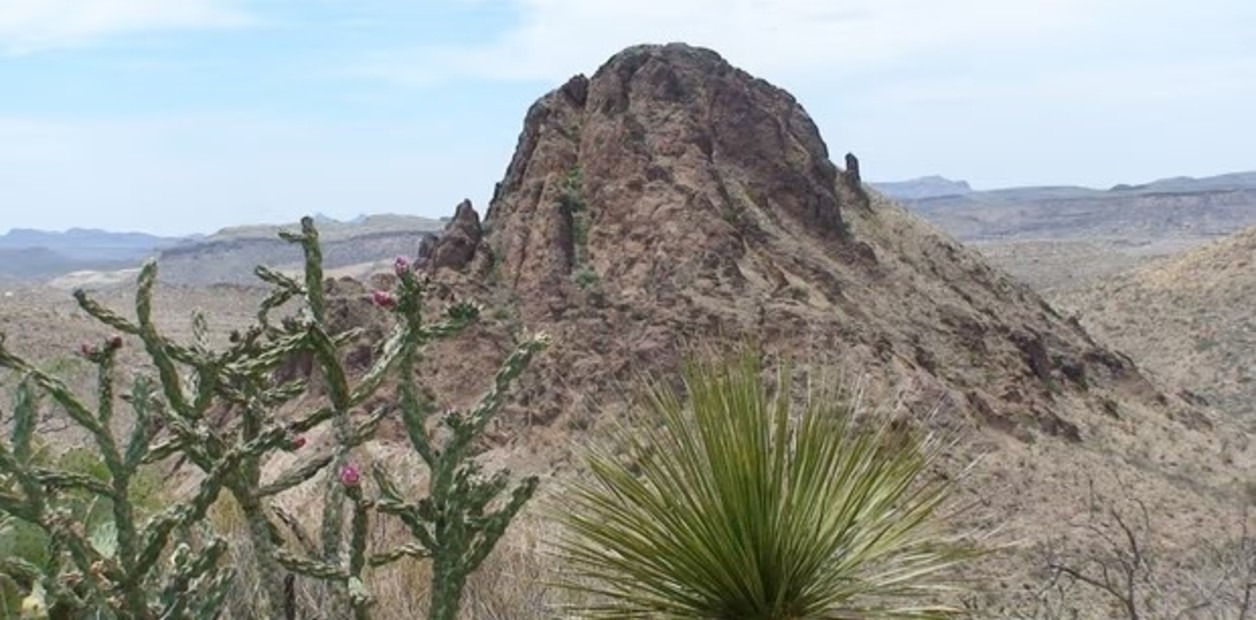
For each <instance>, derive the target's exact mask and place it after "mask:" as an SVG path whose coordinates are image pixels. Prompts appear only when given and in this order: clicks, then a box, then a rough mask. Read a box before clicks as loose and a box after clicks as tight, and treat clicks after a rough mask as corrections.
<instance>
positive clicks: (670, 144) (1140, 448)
mask: <svg viewBox="0 0 1256 620" xmlns="http://www.w3.org/2000/svg"><path fill="white" fill-rule="evenodd" d="M846 164H847V165H846V167H845V169H839V168H838V167H837V166H835V165H834V164H833V163H832V162H831V161H830V156H829V152H828V149H827V147H826V145H825V143H824V141H823V140H822V139H821V137H820V135H819V132H818V131H817V128H816V126H815V124H814V123H813V122H812V120H811V118H810V117H809V116H808V115H807V113H806V111H805V110H804V109H803V107H802V106H801V105H800V104H799V103H798V102H797V101H796V100H795V99H794V98H793V97H791V96H790V95H789V94H788V93H786V92H784V91H782V90H780V89H778V88H776V87H774V86H772V85H771V84H769V83H767V82H765V81H763V80H760V79H757V78H755V77H753V76H750V75H748V74H746V73H745V72H743V71H740V70H738V69H736V68H734V67H732V66H730V65H729V64H728V63H726V62H725V61H724V60H723V59H722V58H721V57H720V56H718V55H717V54H716V53H714V52H711V51H708V50H703V49H695V48H691V47H686V46H683V45H667V46H641V47H634V48H630V49H628V50H625V51H623V52H621V53H619V54H617V55H616V56H614V57H613V58H611V59H610V60H609V61H608V62H607V63H606V64H604V65H603V66H602V67H601V68H600V69H598V70H597V72H596V73H594V74H593V75H592V76H591V77H585V76H576V77H574V78H572V79H571V80H570V81H568V82H567V83H566V84H564V85H563V86H562V87H560V88H558V89H556V90H555V91H553V92H551V93H549V94H547V95H545V96H544V97H542V98H541V99H540V100H539V101H537V102H536V103H535V104H534V105H533V106H532V107H531V108H530V109H529V110H528V113H527V117H526V119H525V121H524V127H523V131H522V134H521V135H520V137H519V142H518V147H517V150H516V152H515V155H514V158H513V159H512V161H511V163H510V165H509V167H508V168H507V171H506V174H505V177H504V179H503V180H502V181H501V183H499V184H498V186H497V189H496V192H495V194H494V197H493V200H492V202H491V204H490V205H489V208H488V210H487V213H486V215H485V218H484V222H483V223H481V222H480V219H479V217H478V215H477V214H476V213H475V211H474V210H473V209H472V208H471V207H470V205H469V204H468V205H464V207H463V208H460V209H459V214H458V217H456V218H455V219H454V220H453V221H451V222H450V224H449V228H448V229H447V231H446V232H445V234H444V235H443V237H442V238H441V240H440V241H438V242H436V243H435V244H433V245H430V246H429V247H427V248H425V250H424V256H423V257H422V260H421V263H422V264H423V265H424V269H427V270H428V271H429V272H430V273H431V274H432V276H433V278H434V281H435V282H436V283H437V285H438V287H439V289H440V291H441V293H440V296H441V297H447V296H450V295H459V296H471V297H476V298H479V299H481V300H484V301H486V302H488V303H489V304H490V308H491V311H490V316H491V317H492V318H493V321H491V322H490V324H489V325H486V326H484V327H483V328H481V329H479V330H478V331H476V332H475V333H474V334H472V335H471V336H469V338H468V339H463V340H460V341H458V342H454V343H448V344H447V345H444V346H442V347H441V348H438V349H437V350H435V351H433V352H431V353H429V355H428V356H427V358H428V359H429V360H436V361H433V362H432V363H431V367H430V368H428V369H426V370H425V377H426V379H427V380H429V381H430V382H431V384H432V386H433V388H434V391H435V393H436V394H442V395H444V394H449V395H451V397H450V398H451V400H453V401H458V400H459V399H465V398H468V397H470V396H471V395H472V394H471V392H470V390H471V389H474V387H475V386H468V382H467V380H466V378H467V376H468V373H469V372H470V373H472V374H473V373H474V371H475V369H483V368H488V367H492V366H493V365H494V364H495V363H496V361H497V360H499V359H500V357H501V356H502V355H503V354H504V352H505V351H506V350H507V349H508V347H509V343H510V340H511V338H512V334H514V333H516V331H517V330H518V329H520V328H525V327H526V328H527V329H538V330H545V331H547V332H549V333H551V334H552V335H554V337H555V341H556V346H555V347H554V348H553V349H551V350H550V351H548V352H547V353H546V355H545V356H544V357H543V359H541V360H540V361H539V362H538V363H537V364H535V365H534V367H533V368H532V369H531V370H529V372H528V373H527V374H526V378H525V379H524V381H523V383H522V386H521V390H520V400H519V402H518V403H517V404H516V405H514V406H513V409H512V410H511V412H510V414H509V415H508V416H506V419H505V421H504V423H503V425H502V427H501V428H500V429H499V435H498V439H499V444H500V448H501V449H502V450H506V451H509V452H511V453H513V454H515V455H516V456H517V458H519V459H524V460H527V459H532V460H536V459H542V460H544V461H545V462H547V463H548V464H549V465H551V466H555V467H559V468H560V469H561V468H562V467H563V463H564V462H565V459H566V457H565V456H563V455H564V454H565V453H566V451H567V447H568V446H569V445H570V443H569V442H570V439H569V438H570V436H571V435H573V434H574V435H575V436H577V437H579V436H581V434H582V433H584V432H586V431H588V430H589V429H594V430H596V428H597V427H598V425H599V424H601V423H603V420H604V419H605V417H606V416H611V415H614V414H613V412H614V410H615V408H616V407H617V406H619V404H621V403H622V402H623V399H622V396H623V393H624V392H623V390H624V389H625V386H626V383H625V382H626V381H629V380H632V379H634V378H637V377H638V376H639V374H640V373H642V372H648V373H653V374H657V375H659V376H668V374H669V373H671V372H672V371H673V370H675V369H676V367H677V364H678V363H679V361H680V359H681V357H682V355H683V353H684V351H685V350H686V347H687V346H688V345H692V344H695V343H706V344H710V343H729V342H734V341H739V340H745V339H749V340H753V341H756V342H759V343H761V344H762V345H763V346H764V347H765V348H766V349H767V350H768V351H769V352H773V353H777V354H781V355H786V356H790V357H794V358H796V359H801V360H803V361H804V362H805V363H806V364H808V365H809V366H810V367H811V368H812V370H816V369H817V368H818V367H819V366H829V367H838V368H841V369H844V370H846V371H848V372H850V373H852V376H866V377H868V378H869V380H871V381H873V382H874V383H876V384H882V385H891V386H897V387H900V388H901V389H902V390H903V391H904V397H905V398H906V399H907V401H908V403H909V404H910V405H911V406H912V407H913V408H915V409H917V410H923V409H928V408H930V407H932V406H934V405H937V404H939V403H941V404H942V405H943V412H942V414H941V415H940V417H938V418H937V423H939V424H942V425H945V426H947V427H950V428H953V429H967V432H968V438H967V440H966V441H964V442H963V443H962V444H960V446H959V447H958V451H957V453H956V454H955V455H954V456H955V461H954V463H953V465H954V466H955V467H959V466H961V465H962V464H966V463H967V462H969V460H970V459H971V458H974V457H976V456H977V455H979V454H980V455H984V458H983V460H982V461H981V464H980V466H979V467H977V468H976V469H975V470H974V471H973V472H972V473H971V474H970V476H969V478H967V479H966V481H965V486H964V489H965V491H964V493H965V495H964V499H965V500H967V499H971V500H973V501H974V502H975V503H974V505H976V506H978V508H977V509H975V510H971V511H966V512H965V513H964V514H965V515H966V516H965V517H963V519H961V522H962V524H965V525H972V526H977V527H981V528H983V529H985V528H989V527H991V526H995V525H998V526H1000V527H1001V528H1002V530H1001V532H1000V537H1001V538H1002V539H1003V540H1006V541H1012V540H1023V541H1029V542H1033V541H1041V540H1043V539H1044V538H1045V537H1047V536H1048V535H1049V534H1051V533H1052V532H1059V531H1060V525H1061V524H1063V523H1066V522H1068V521H1069V519H1071V518H1072V517H1074V516H1075V515H1076V514H1079V512H1084V510H1083V508H1084V506H1085V505H1087V504H1086V502H1087V501H1088V499H1089V495H1088V493H1089V491H1088V489H1091V488H1093V489H1094V490H1095V491H1096V492H1098V493H1100V494H1104V496H1107V495H1109V494H1110V495H1117V494H1125V493H1134V494H1137V496H1138V497H1140V498H1142V499H1143V500H1144V501H1146V502H1148V503H1150V504H1153V505H1155V506H1157V507H1158V509H1159V510H1158V513H1157V521H1158V523H1159V524H1162V525H1163V526H1164V527H1165V531H1166V532H1170V533H1171V535H1170V538H1173V539H1174V540H1175V541H1176V542H1178V543H1181V544H1191V543H1192V541H1193V538H1192V537H1194V536H1205V537H1207V536H1213V535H1219V534H1220V532H1221V531H1222V529H1223V524H1224V523H1229V522H1231V521H1230V519H1231V518H1232V510H1231V509H1235V510H1237V503H1238V500H1237V499H1235V498H1238V497H1239V496H1240V495H1241V493H1240V489H1241V486H1242V482H1243V481H1244V480H1247V479H1248V477H1247V474H1248V472H1250V471H1251V470H1250V465H1251V459H1250V455H1249V454H1248V453H1247V452H1246V451H1245V450H1246V448H1245V447H1244V446H1245V440H1244V441H1238V442H1233V441H1227V442H1226V443H1225V445H1224V447H1222V444H1223V442H1221V441H1220V440H1219V439H1218V438H1219V437H1220V436H1222V435H1223V434H1227V433H1228V434H1229V436H1230V437H1231V438H1234V437H1245V435H1242V434H1241V433H1239V434H1237V435H1236V434H1235V433H1234V432H1233V431H1231V430H1229V429H1228V428H1227V427H1225V426H1224V420H1221V419H1218V418H1217V417H1216V416H1215V415H1213V414H1212V413H1211V412H1210V411H1208V410H1207V409H1205V408H1202V407H1200V406H1198V405H1197V404H1195V403H1192V402H1188V401H1187V400H1185V399H1183V398H1181V397H1179V396H1178V395H1177V394H1175V393H1173V392H1171V391H1167V390H1164V389H1161V388H1160V387H1159V386H1158V385H1157V384H1156V383H1154V382H1152V381H1150V380H1148V379H1147V378H1146V377H1145V376H1144V375H1143V374H1142V373H1141V372H1140V371H1139V369H1138V368H1136V367H1135V366H1134V364H1133V363H1132V362H1131V361H1130V359H1129V358H1127V357H1126V356H1124V355H1122V354H1120V353H1117V352H1115V351H1113V350H1112V349H1109V348H1106V347H1105V346H1103V345H1102V344H1100V343H1098V342H1096V341H1095V340H1094V339H1092V338H1091V337H1090V335H1089V334H1088V333H1087V332H1086V330H1085V329H1084V328H1083V327H1082V326H1081V325H1079V324H1078V323H1076V322H1072V321H1070V320H1068V319H1066V318H1065V317H1063V316H1060V315H1058V314H1056V312H1055V311H1053V310H1052V308H1051V307H1050V306H1049V305H1047V304H1046V303H1044V302H1043V300H1042V299H1041V298H1040V297H1039V296H1038V295H1037V294H1035V293H1034V292H1033V291H1032V290H1030V289H1029V288H1028V287H1027V286H1025V285H1022V284H1019V283H1018V282H1016V281H1015V280H1013V279H1011V278H1009V277H1008V276H1006V275H1004V274H1003V273H1001V272H999V271H997V270H995V269H993V268H991V267H989V266H988V265H987V264H986V263H985V262H984V261H983V259H982V258H981V257H980V256H979V255H978V254H976V253H974V252H972V251H969V250H967V249H965V248H964V247H963V246H961V245H960V244H958V243H957V242H956V241H954V240H953V239H951V238H950V237H948V236H947V235H945V234H944V233H942V232H940V231H939V230H937V229H935V228H934V227H932V226H930V225H929V224H926V223H925V222H923V221H922V220H921V219H919V218H918V217H916V216H914V215H912V214H911V213H910V212H908V211H907V210H906V209H903V208H902V207H900V206H897V205H896V204H894V203H892V202H891V201H889V200H887V199H885V198H883V197H881V196H880V195H878V194H876V193H874V192H871V191H869V190H868V189H867V188H866V187H865V186H864V185H863V184H862V183H861V180H860V178H859V171H858V162H857V160H856V159H855V158H854V157H853V156H848V157H847V158H846ZM364 303H365V302H364ZM592 403H596V404H597V406H592V405H591V404H592ZM512 446H514V447H512ZM1092 483H1093V487H1092V486H1091V484H1092ZM1161 522H1162V523H1161ZM1006 557H1007V556H999V559H994V560H991V562H993V564H991V565H988V566H987V567H986V570H991V571H994V570H997V571H999V572H1000V574H1001V577H1002V579H1001V580H994V581H989V582H987V583H989V584H991V585H990V587H991V588H993V589H995V590H998V589H999V588H1000V586H999V585H994V584H995V583H996V582H997V583H1001V584H1002V585H1001V587H1002V588H1007V590H1006V591H1003V592H1002V595H1008V596H1011V592H1012V591H1013V590H1016V591H1020V590H1019V589H1020V588H1022V587H1025V588H1029V587H1030V586H1029V585H1027V584H1028V583H1029V582H1028V581H1018V580H1028V579H1030V577H1029V572H1028V571H1029V565H1028V564H1027V563H1025V562H1023V561H1021V562H1020V563H1017V562H1012V563H1011V564H1010V565H1002V564H999V562H1007V561H1010V560H1006V559H1005V558H1006ZM992 596H995V597H996V598H997V597H998V596H1000V594H999V593H997V592H996V593H995V594H994V595H992Z"/></svg>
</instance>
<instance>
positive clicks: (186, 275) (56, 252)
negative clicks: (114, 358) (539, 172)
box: [0, 214, 444, 284]
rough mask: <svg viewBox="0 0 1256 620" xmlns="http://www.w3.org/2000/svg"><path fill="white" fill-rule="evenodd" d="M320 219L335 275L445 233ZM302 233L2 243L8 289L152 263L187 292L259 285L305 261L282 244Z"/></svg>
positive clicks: (410, 221)
mask: <svg viewBox="0 0 1256 620" xmlns="http://www.w3.org/2000/svg"><path fill="white" fill-rule="evenodd" d="M316 219H317V221H318V223H319V232H320V235H321V236H322V238H323V240H324V243H325V245H324V251H325V252H326V253H327V258H328V267H329V268H335V267H338V266H341V265H348V264H356V263H361V262H370V261H373V260H380V259H383V258H389V257H392V256H395V255H396V254H398V253H401V254H413V253H414V252H415V250H416V249H417V247H418V239H419V237H420V236H421V235H422V234H423V233H425V232H434V231H439V230H440V229H441V228H442V227H443V226H444V220H437V219H431V218H424V217H416V216H409V215H388V214H385V215H363V216H359V217H357V218H354V219H353V220H350V221H348V222H340V221H337V220H334V219H332V218H328V217H325V216H322V215H320V216H317V218H316ZM294 227H295V225H294V224H288V225H282V226H281V225H249V226H237V227H231V228H224V229H222V230H220V231H218V232H216V233H213V234H211V235H190V236H186V237H162V236H157V235H150V234H146V233H138V232H113V231H106V230H99V229H85V228H71V229H69V230H66V231H62V232H54V231H45V230H33V229H28V228H15V229H12V230H10V231H9V232H8V233H6V234H3V235H0V281H6V280H8V281H12V280H19V281H47V280H51V279H55V278H58V277H62V276H66V275H67V274H72V273H76V272H85V271H86V272H109V271H119V270H124V269H130V268H134V267H137V266H139V265H140V264H141V263H142V262H143V261H145V260H147V259H148V258H152V257H157V258H158V262H159V264H160V265H161V273H162V276H163V278H164V279H167V280H172V281H176V282H180V283H185V284H211V283H215V282H220V281H238V280H239V279H240V278H252V276H251V274H252V271H253V267H255V266H256V265H259V264H264V265H268V266H276V267H278V266H284V265H287V264H290V263H293V262H296V261H299V260H300V251H299V249H298V248H296V247H294V246H293V245H292V244H289V243H287V242H284V241H282V240H280V239H279V238H278V237H277V236H276V233H278V232H279V231H280V230H282V229H289V230H291V229H293V228H294ZM207 258H212V260H206V259H207ZM79 280H84V278H81V277H80V278H79ZM86 281H90V278H87V279H86ZM250 281H251V280H250Z"/></svg>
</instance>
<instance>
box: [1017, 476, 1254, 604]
mask: <svg viewBox="0 0 1256 620" xmlns="http://www.w3.org/2000/svg"><path fill="white" fill-rule="evenodd" d="M1237 520H1238V523H1239V525H1238V528H1237V529H1238V532H1237V534H1236V535H1235V536H1234V537H1233V538H1229V539H1224V540H1220V541H1211V542H1208V543H1206V544H1204V545H1202V546H1200V547H1197V548H1195V549H1190V550H1181V549H1169V548H1167V547H1166V546H1165V545H1164V544H1163V534H1162V532H1160V531H1159V530H1157V528H1156V527H1155V525H1154V519H1153V513H1152V511H1151V510H1150V509H1149V508H1148V507H1147V505H1146V503H1144V502H1143V501H1142V500H1140V499H1138V498H1129V499H1128V500H1126V501H1124V502H1121V501H1118V500H1117V499H1116V498H1110V497H1100V496H1098V495H1097V494H1096V493H1095V492H1094V488H1093V484H1092V486H1091V494H1090V502H1089V511H1088V514H1087V516H1086V518H1085V521H1084V522H1082V523H1080V524H1078V525H1077V526H1076V528H1075V529H1076V530H1077V532H1076V533H1077V534H1079V535H1080V536H1079V538H1081V539H1084V540H1085V541H1087V542H1088V543H1089V544H1087V545H1085V546H1084V547H1081V548H1080V550H1074V551H1065V545H1064V543H1065V542H1066V540H1065V539H1064V538H1057V539H1053V540H1051V541H1048V542H1047V543H1046V544H1044V545H1043V546H1042V547H1041V548H1040V549H1039V553H1038V557H1039V564H1040V566H1041V569H1042V571H1041V572H1042V575H1043V582H1042V584H1041V586H1040V587H1039V588H1038V590H1037V591H1036V592H1035V594H1034V597H1033V599H1034V600H1033V601H1032V602H1031V603H1030V604H1029V605H1028V606H1027V608H1026V609H1023V610H1021V611H1018V612H1017V613H1015V614H1014V615H1013V617H1015V618H1023V619H1031V618H1032V619H1034V620H1057V619H1058V620H1063V619H1065V618H1070V619H1076V618H1098V617H1103V618H1121V619H1123V620H1188V619H1190V620H1194V619H1199V620H1250V619H1252V618H1256V537H1254V536H1253V534H1252V532H1251V531H1250V529H1249V525H1248V514H1247V513H1246V512H1244V513H1243V514H1242V515H1240V516H1239V518H1238V519H1237ZM1082 601H1086V602H1085V603H1083V602H1082ZM1096 602H1097V603H1096ZM1097 604H1098V605H1102V607H1100V608H1098V609H1096V608H1095V606H1096V605H1097Z"/></svg>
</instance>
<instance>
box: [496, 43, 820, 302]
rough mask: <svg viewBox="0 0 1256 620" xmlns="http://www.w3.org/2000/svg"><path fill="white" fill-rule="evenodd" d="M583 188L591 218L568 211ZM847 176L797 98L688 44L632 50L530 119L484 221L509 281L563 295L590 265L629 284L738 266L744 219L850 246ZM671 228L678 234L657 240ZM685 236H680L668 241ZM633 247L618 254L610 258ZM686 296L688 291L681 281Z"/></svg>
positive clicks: (545, 101) (545, 102) (547, 101)
mask: <svg viewBox="0 0 1256 620" xmlns="http://www.w3.org/2000/svg"><path fill="white" fill-rule="evenodd" d="M577 176H578V178H579V179H580V180H581V183H580V186H579V188H578V190H579V193H580V205H579V207H580V208H582V209H583V211H581V212H573V209H572V208H571V206H572V205H571V204H570V203H566V202H564V201H562V200H560V196H561V195H562V194H563V192H564V191H565V190H568V189H570V188H569V187H565V186H564V183H566V182H567V181H568V180H569V179H571V178H573V177H577ZM836 178H837V169H836V167H835V166H833V164H832V163H831V162H830V161H829V160H828V152H827V150H826V149H825V146H824V143H823V141H821V139H820V136H819V132H818V130H817V129H816V126H815V124H814V123H813V122H812V120H811V118H810V117H809V116H808V115H807V113H806V112H805V111H804V110H803V108H802V106H801V105H799V104H798V102H797V101H795V100H794V98H793V97H791V96H790V95H789V94H788V93H786V92H785V91H783V90H780V89H778V88H775V87H773V86H771V85H770V84H768V83H767V82H764V81H762V80H757V79H755V78H753V77H751V76H749V75H748V74H746V73H745V72H743V71H740V70H738V69H735V68H733V67H732V66H730V65H729V64H728V63H727V62H725V61H724V60H723V59H722V58H720V56H719V55H717V54H715V53H714V52H711V51H709V50H702V49H696V48H691V47H687V46H683V45H669V46H640V47H634V48H630V49H628V50H625V51H623V52H621V53H619V54H617V55H616V56H615V57H613V58H611V59H610V61H609V62H607V63H606V64H605V65H603V66H602V67H601V68H600V69H599V70H598V71H597V72H596V73H595V74H594V75H593V76H592V77H591V78H588V79H585V78H584V77H581V76H577V77H575V78H572V79H571V80H570V81H569V82H567V84H565V85H564V86H563V87H561V88H559V89H558V90H556V91H554V92H552V93H550V94H549V95H546V96H545V97H543V98H542V99H541V100H540V101H538V102H537V103H536V104H535V105H533V106H532V108H531V109H530V110H529V111H528V114H527V118H526V120H525V121H524V129H523V134H522V135H521V136H520V139H519V145H518V148H517V149H516V152H515V156H514V159H513V160H512V161H511V163H510V166H509V168H508V169H507V171H506V177H505V179H504V180H503V181H502V183H501V184H500V185H499V187H498V192H497V195H496V196H495V197H494V200H493V202H492V204H491V205H490V207H489V211H488V214H487V216H486V219H487V220H488V221H490V222H492V225H493V226H494V228H495V229H497V230H500V231H501V232H500V234H497V235H495V239H494V246H495V247H496V248H497V249H498V250H499V255H500V256H501V261H502V271H503V275H504V276H505V277H506V278H507V280H508V281H509V282H511V283H513V284H515V285H517V286H520V287H525V288H529V287H542V288H545V289H547V290H550V291H552V292H554V293H555V294H561V289H563V288H565V287H564V283H566V282H568V281H569V280H570V279H571V277H570V276H571V274H572V273H573V272H574V271H577V270H579V269H580V268H582V267H584V266H585V265H578V264H577V263H579V262H582V261H581V260H580V256H579V255H580V254H581V252H582V250H583V249H584V248H581V247H580V246H581V245H584V244H586V243H587V249H588V250H589V255H588V260H589V266H591V267H592V268H593V269H595V270H597V271H598V273H599V274H600V275H602V276H603V277H605V278H611V279H615V280H616V281H618V282H620V283H621V284H622V285H624V286H627V287H641V288H644V287H647V286H648V285H649V284H650V283H652V282H654V281H657V280H658V277H659V275H660V273H659V271H658V269H659V268H661V266H659V265H658V258H659V257H660V256H666V257H668V259H669V260H668V265H667V266H666V270H667V271H668V272H669V273H685V272H688V271H690V268H691V267H695V266H696V265H695V262H696V261H703V260H710V256H711V255H720V256H723V257H727V258H729V259H731V260H736V257H737V255H738V254H740V253H741V247H740V242H739V241H738V240H737V236H738V235H739V234H745V233H748V232H749V231H747V230H745V229H744V227H742V226H740V225H739V224H738V223H737V222H736V218H737V215H738V214H739V213H749V212H751V211H754V212H762V213H767V214H771V216H772V217H773V218H787V219H788V220H789V222H790V224H789V225H790V226H796V227H800V228H806V229H808V230H809V231H811V234H814V235H817V236H819V237H823V238H825V239H829V240H832V241H834V242H840V238H841V234H842V231H843V226H842V214H841V212H842V204H841V200H840V198H839V196H838V194H837V191H836V188H835V181H836ZM660 227H665V228H666V229H667V230H668V231H669V232H668V233H667V234H654V233H657V232H661V231H660ZM672 230H675V234H671V233H670V231H672ZM611 240H614V242H613V243H614V244H615V245H619V244H620V243H622V244H623V245H622V247H621V248H618V250H622V251H615V252H609V251H599V250H600V249H601V248H600V246H603V245H604V244H607V247H606V249H607V250H610V247H609V244H611V243H612V241H611ZM676 284H677V285H680V286H684V285H685V283H684V282H677V283H676Z"/></svg>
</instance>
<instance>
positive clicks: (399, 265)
mask: <svg viewBox="0 0 1256 620" xmlns="http://www.w3.org/2000/svg"><path fill="white" fill-rule="evenodd" d="M409 270H410V261H407V260H406V259H405V257H404V256H398V257H397V261H396V262H394V263H393V271H394V272H395V273H396V274H397V275H398V276H400V275H401V274H403V273H405V272H407V271H409Z"/></svg>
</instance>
